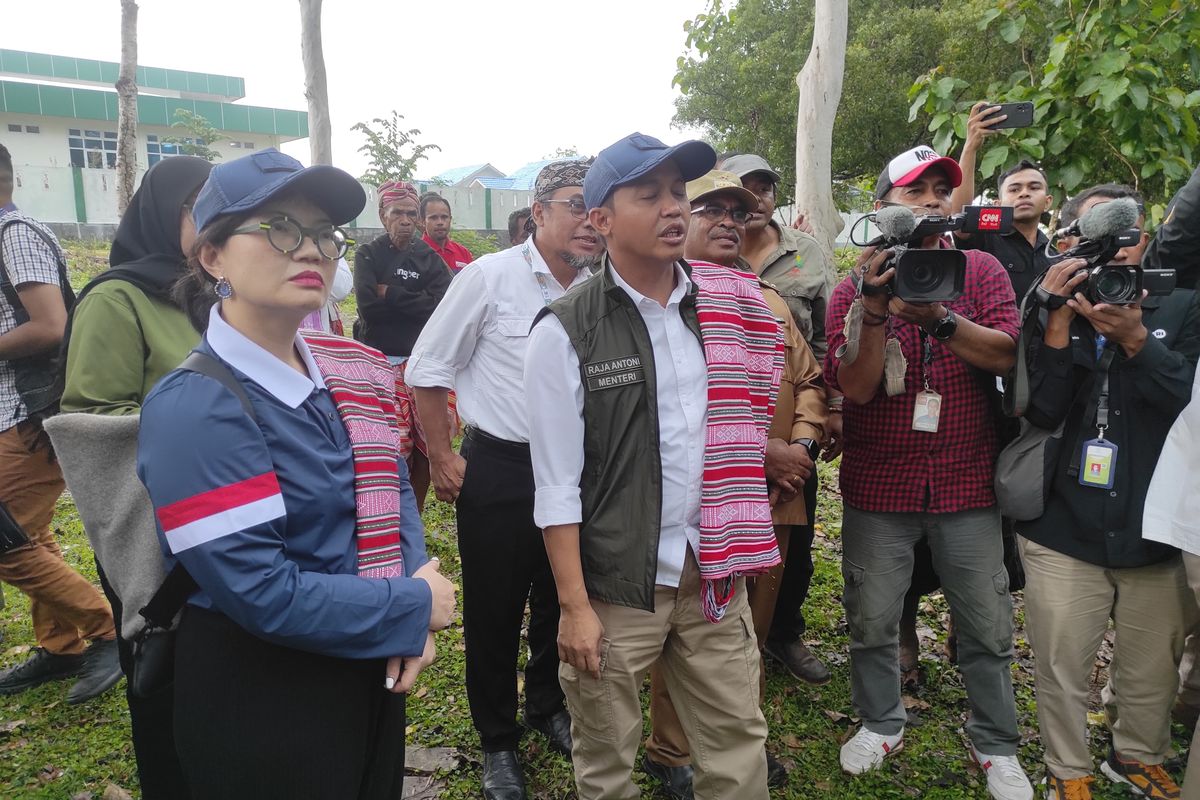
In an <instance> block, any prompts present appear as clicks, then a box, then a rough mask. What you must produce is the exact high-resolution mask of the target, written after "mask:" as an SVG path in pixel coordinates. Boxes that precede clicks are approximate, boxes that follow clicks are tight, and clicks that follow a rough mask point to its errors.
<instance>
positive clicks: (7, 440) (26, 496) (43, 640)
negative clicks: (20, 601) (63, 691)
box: [0, 420, 117, 655]
mask: <svg viewBox="0 0 1200 800" xmlns="http://www.w3.org/2000/svg"><path fill="white" fill-rule="evenodd" d="M63 487H64V483H63V478H62V472H61V471H60V470H59V468H58V462H57V461H55V460H54V459H53V458H52V454H51V451H50V440H49V438H48V437H47V436H46V434H45V433H44V432H43V431H42V426H41V424H40V423H38V422H32V421H28V420H27V421H25V422H21V423H19V424H17V425H15V426H13V427H12V428H9V429H8V430H6V431H0V502H3V503H4V506H5V507H6V508H7V509H8V512H9V513H10V514H12V516H13V518H14V519H15V520H16V521H17V524H18V525H20V526H21V528H22V529H23V530H24V531H25V534H26V535H27V536H28V537H29V542H30V543H29V545H27V546H25V547H18V548H17V549H15V550H10V551H9V552H8V553H5V554H4V555H2V556H0V581H3V582H4V583H7V584H11V585H12V586H15V587H17V588H18V589H20V590H21V591H22V592H24V593H25V594H26V595H28V596H29V610H30V616H32V618H33V631H34V634H35V635H36V636H37V641H38V644H39V645H41V646H42V647H44V648H45V649H46V650H47V651H49V652H51V653H54V654H55V655H77V654H79V653H82V652H83V649H84V644H85V641H86V640H89V639H112V638H113V637H115V636H116V635H117V632H116V628H115V627H114V626H113V617H112V609H111V608H109V605H108V601H106V600H105V599H104V596H103V595H102V594H100V591H99V590H98V589H97V588H96V587H95V586H93V585H92V584H91V583H89V582H88V580H87V579H86V578H84V577H83V576H82V575H80V574H79V573H78V572H76V571H75V570H73V569H72V568H71V567H70V566H68V565H67V563H66V562H65V561H63V557H62V551H61V550H59V549H58V542H57V541H56V540H55V538H54V533H53V532H52V531H51V530H50V522H51V520H52V519H53V518H54V504H55V502H56V501H57V500H58V496H59V495H60V494H62V491H63Z"/></svg>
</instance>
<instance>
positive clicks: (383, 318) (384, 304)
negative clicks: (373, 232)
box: [354, 181, 450, 508]
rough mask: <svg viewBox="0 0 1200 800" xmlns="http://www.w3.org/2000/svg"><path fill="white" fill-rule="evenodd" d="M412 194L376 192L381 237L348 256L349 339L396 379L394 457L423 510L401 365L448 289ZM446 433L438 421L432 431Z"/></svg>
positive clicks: (420, 457) (401, 188)
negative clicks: (352, 318)
mask: <svg viewBox="0 0 1200 800" xmlns="http://www.w3.org/2000/svg"><path fill="white" fill-rule="evenodd" d="M419 216H420V212H419V201H418V199H417V189H416V187H415V186H413V185H412V184H411V183H407V182H405V181H388V182H387V183H384V184H382V185H380V187H379V220H380V222H382V223H383V228H384V233H382V234H380V235H379V236H377V237H375V239H373V240H372V241H370V242H368V243H367V244H365V245H362V246H361V247H359V248H358V250H357V251H356V252H355V254H354V294H355V295H356V296H357V297H358V315H359V316H358V322H356V323H355V325H354V338H356V339H358V340H359V341H361V342H363V343H364V344H368V345H370V346H371V347H374V348H376V349H377V350H380V351H381V352H382V353H383V354H384V355H386V356H387V357H388V361H390V362H391V363H392V368H393V370H394V371H395V374H396V416H397V418H398V420H399V423H400V453H401V455H402V456H403V457H404V458H405V460H406V461H407V462H408V469H409V473H410V474H411V475H412V485H413V491H414V492H416V495H417V507H418V508H424V505H425V493H426V492H427V491H428V490H429V460H428V458H427V457H426V446H425V436H424V431H423V430H422V429H421V427H420V426H419V424H418V422H417V419H416V415H415V414H414V409H413V404H412V397H411V396H410V394H409V391H408V386H407V384H406V383H405V380H404V372H405V362H406V361H408V356H409V354H410V353H412V348H413V344H414V343H415V342H416V340H417V336H418V335H419V334H420V333H421V329H422V328H424V327H425V323H426V322H427V321H428V320H429V316H430V314H432V313H433V310H434V309H435V308H437V304H438V303H439V302H441V299H442V296H443V295H445V294H446V289H447V288H449V286H450V272H449V271H448V270H447V269H446V264H445V263H444V262H443V261H442V258H441V256H439V255H438V254H437V253H436V252H434V250H433V248H431V247H430V246H429V245H427V244H425V242H423V241H421V237H420V235H419V234H418V233H417V220H418V217H419ZM437 427H438V428H439V429H441V428H445V429H446V431H447V433H448V431H449V429H450V421H449V419H448V418H446V417H444V418H443V422H442V423H441V424H440V425H438V426H437Z"/></svg>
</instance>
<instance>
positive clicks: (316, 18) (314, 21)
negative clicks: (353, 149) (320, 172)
mask: <svg viewBox="0 0 1200 800" xmlns="http://www.w3.org/2000/svg"><path fill="white" fill-rule="evenodd" d="M300 55H301V57H302V58H303V59H304V96H305V97H306V98H308V145H309V148H310V149H309V153H310V154H311V160H312V163H313V164H332V163H333V133H332V131H331V129H330V125H329V87H328V86H327V84H326V82H325V54H324V52H323V51H322V49H321V0H300Z"/></svg>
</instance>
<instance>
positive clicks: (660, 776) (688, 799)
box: [642, 754, 696, 800]
mask: <svg viewBox="0 0 1200 800" xmlns="http://www.w3.org/2000/svg"><path fill="white" fill-rule="evenodd" d="M642 772H644V773H646V774H647V775H649V776H650V777H651V778H654V779H655V780H656V781H658V783H659V785H660V786H661V787H662V790H663V791H664V792H666V795H667V797H670V798H671V800H693V798H695V796H696V795H695V794H694V792H693V790H692V780H693V778H694V777H695V773H694V772H693V770H692V766H691V765H690V764H684V765H683V766H682V767H671V766H667V765H666V764H660V763H658V762H657V761H655V760H653V759H652V758H650V756H649V754H647V755H643V756H642Z"/></svg>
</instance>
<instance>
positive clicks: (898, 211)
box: [875, 206, 917, 240]
mask: <svg viewBox="0 0 1200 800" xmlns="http://www.w3.org/2000/svg"><path fill="white" fill-rule="evenodd" d="M875 227H876V228H878V229H879V232H880V233H882V234H883V235H884V236H886V237H888V238H889V239H901V240H903V239H908V238H909V237H910V236H912V234H913V231H915V230H916V229H917V218H916V216H914V215H913V212H912V210H911V209H910V208H908V207H907V206H885V207H884V208H881V209H879V210H878V211H876V212H875Z"/></svg>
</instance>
